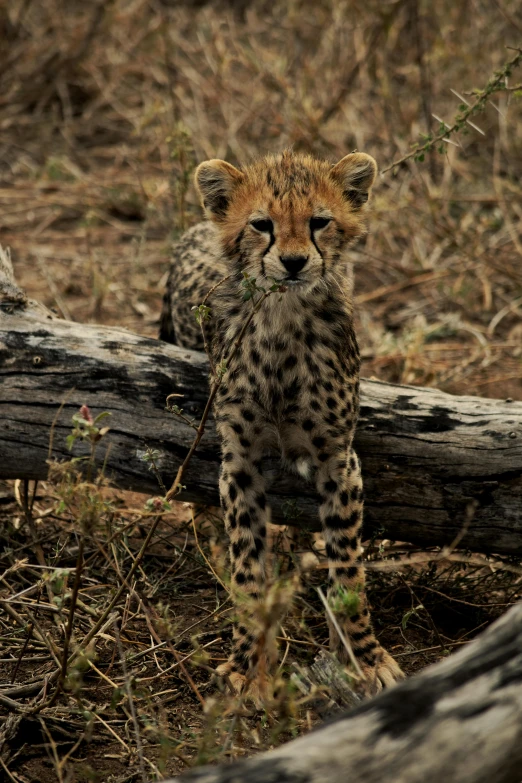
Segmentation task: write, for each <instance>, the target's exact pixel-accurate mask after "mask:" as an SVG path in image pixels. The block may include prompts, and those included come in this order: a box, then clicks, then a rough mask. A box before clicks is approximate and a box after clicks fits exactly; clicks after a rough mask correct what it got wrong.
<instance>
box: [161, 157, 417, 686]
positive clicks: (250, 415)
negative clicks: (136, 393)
mask: <svg viewBox="0 0 522 783" xmlns="http://www.w3.org/2000/svg"><path fill="white" fill-rule="evenodd" d="M376 172H377V166H376V164H375V161H374V160H373V158H371V157H370V156H369V155H365V154H362V153H352V154H351V155H347V156H346V157H344V158H343V159H342V160H341V161H340V162H339V163H337V164H336V165H334V166H332V165H331V164H329V163H326V162H324V161H319V160H315V159H314V158H312V157H309V156H307V155H300V154H295V153H293V152H289V151H287V152H284V153H283V154H282V155H277V156H270V157H267V158H265V159H263V160H260V161H258V162H255V163H253V164H252V165H250V166H247V167H245V168H244V169H242V170H238V169H236V168H234V167H233V166H231V165H230V164H229V163H225V162H224V161H222V160H210V161H207V162H206V163H202V164H201V165H200V166H199V167H198V169H197V171H196V185H197V188H198V190H199V193H200V195H201V199H202V202H203V205H204V207H205V210H206V213H207V215H208V217H209V218H210V221H211V222H205V223H200V224H199V225H197V226H195V227H194V228H192V229H191V230H189V231H187V233H186V234H185V235H184V237H183V238H182V240H181V242H180V243H179V245H178V246H177V249H176V252H175V258H174V262H173V265H172V269H171V272H170V278H169V282H168V290H167V293H166V295H165V299H164V308H163V313H162V321H161V337H162V338H163V339H164V340H168V341H170V342H176V343H178V344H179V345H182V346H183V347H187V348H195V349H201V348H202V347H203V342H202V337H201V332H200V329H199V326H198V325H197V324H196V322H195V319H194V314H193V313H192V312H191V307H192V306H193V305H198V304H200V303H201V302H202V301H203V298H204V297H205V295H206V294H207V292H208V291H209V289H210V288H211V287H212V286H213V285H215V284H216V283H217V282H219V281H220V280H222V278H224V277H225V276H227V275H229V276H230V277H229V278H228V280H227V281H226V282H225V283H223V284H222V285H220V286H219V287H218V288H217V289H216V290H215V292H214V293H213V294H212V296H211V300H210V301H209V304H210V305H211V310H212V319H211V321H210V322H208V323H209V325H208V326H206V329H207V332H208V333H209V336H210V332H212V335H211V337H212V340H211V353H212V357H213V361H214V364H215V365H216V366H218V365H219V364H220V362H221V361H223V360H226V359H227V357H228V356H230V354H231V351H232V347H233V344H234V341H235V340H236V338H237V337H238V335H239V333H240V332H241V329H242V326H243V325H244V323H245V320H246V319H247V318H248V317H249V316H250V315H251V313H252V307H251V303H250V302H248V301H247V302H243V301H242V294H243V292H244V289H242V288H241V281H242V280H243V272H247V273H248V275H250V276H252V277H255V278H256V281H257V285H259V286H262V287H263V288H266V289H268V288H270V286H271V285H272V284H273V282H274V279H275V280H278V281H282V282H283V284H284V285H285V287H286V289H287V290H286V291H285V293H283V294H280V293H276V294H273V295H270V296H269V297H268V298H267V299H266V300H265V301H264V302H263V304H262V306H261V308H260V309H259V311H258V312H257V313H256V315H255V316H254V318H253V320H252V321H251V323H250V325H249V326H248V328H247V331H246V333H245V336H244V339H243V341H242V343H241V345H240V347H239V350H238V351H237V353H236V355H235V357H234V359H233V361H232V362H231V363H230V365H229V366H228V369H227V372H226V374H225V376H224V378H223V381H222V383H221V386H220V388H219V392H218V395H217V397H216V402H215V419H216V425H217V429H218V432H219V435H220V437H221V442H222V453H223V462H222V468H221V477H220V483H219V489H220V494H221V502H222V506H223V509H224V513H225V523H226V528H227V531H228V535H229V537H230V558H231V567H232V580H233V586H234V587H235V588H236V589H237V590H238V591H242V592H243V593H245V592H246V593H248V594H250V595H252V596H256V595H259V593H260V592H261V591H262V589H263V584H264V580H265V573H264V567H265V538H266V523H267V518H268V509H267V504H266V495H265V481H264V478H263V471H262V460H263V455H264V454H265V453H266V451H267V450H268V449H270V448H273V447H276V448H278V449H279V450H280V452H281V455H282V458H283V461H284V463H285V464H286V465H287V466H290V467H294V468H296V469H297V470H299V472H301V473H305V474H308V475H309V476H313V479H314V481H315V484H316V486H317V491H318V493H319V495H320V498H321V505H320V511H319V514H320V518H321V523H322V528H323V533H324V538H325V541H326V552H327V556H328V560H329V581H330V590H336V589H337V588H338V586H343V587H345V588H349V589H350V590H354V591H358V592H359V597H360V600H359V608H358V612H357V614H353V615H352V616H351V617H350V618H349V619H346V620H344V628H343V630H344V632H345V633H346V635H347V636H348V637H349V639H350V642H351V645H352V648H353V652H354V653H355V655H356V656H357V658H358V660H359V662H360V665H361V667H362V669H363V671H364V672H365V674H366V675H367V677H368V679H369V681H370V682H373V683H374V684H375V686H376V688H377V689H380V688H381V687H382V686H383V685H390V684H392V683H394V682H395V681H396V680H397V679H400V678H402V676H403V675H402V672H401V670H400V668H399V666H398V665H397V663H396V662H395V661H394V660H393V658H392V657H391V656H390V655H389V653H387V652H386V650H384V649H383V648H382V647H381V646H380V644H379V643H378V642H377V640H376V638H375V635H374V632H373V630H372V626H371V621H370V615H369V611H368V606H367V600H366V596H365V592H364V569H363V566H362V565H361V563H360V561H359V556H360V553H361V523H362V511H363V490H362V483H361V472H360V466H359V460H358V459H357V456H356V454H355V452H354V450H353V448H352V439H353V434H354V429H355V424H356V420H357V415H358V409H359V363H360V362H359V350H358V346H357V341H356V337H355V333H354V326H353V315H352V301H351V274H350V273H349V266H348V263H347V248H348V246H349V245H350V242H351V241H352V240H353V239H354V238H355V237H358V236H360V235H361V234H362V233H363V230H364V227H363V213H364V209H365V205H366V202H367V200H368V194H369V191H370V189H371V186H372V184H373V182H374V179H375V176H376ZM330 639H331V642H330V643H331V646H332V648H333V649H334V650H335V651H336V653H337V654H338V656H339V657H340V658H341V659H342V660H344V661H346V651H345V649H344V647H343V645H342V644H341V643H340V640H339V637H338V635H337V633H336V632H335V630H334V629H333V628H331V632H330ZM258 648H259V645H258V644H257V640H256V638H254V637H253V633H252V632H251V631H248V630H247V629H246V628H245V627H244V626H242V625H241V624H240V625H239V626H238V627H237V628H235V630H234V646H233V651H232V654H231V656H230V659H229V661H228V663H227V664H225V665H224V666H222V667H220V668H221V671H222V672H223V673H227V674H231V675H232V676H233V677H235V682H236V683H238V682H241V681H242V677H243V678H244V676H245V675H246V676H247V677H248V679H249V680H250V679H252V677H253V675H254V671H255V669H256V667H257V666H258V664H259V663H260V662H259V660H258V652H257V650H258Z"/></svg>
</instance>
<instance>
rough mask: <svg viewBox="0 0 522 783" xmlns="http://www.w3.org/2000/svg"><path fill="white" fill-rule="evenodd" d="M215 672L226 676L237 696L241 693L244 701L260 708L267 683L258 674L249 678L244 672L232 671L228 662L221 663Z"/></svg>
mask: <svg viewBox="0 0 522 783" xmlns="http://www.w3.org/2000/svg"><path fill="white" fill-rule="evenodd" d="M216 674H218V675H219V676H220V677H228V680H229V682H230V684H231V686H232V688H233V689H234V692H235V694H236V695H237V696H240V695H241V696H243V697H244V698H245V699H246V701H251V702H253V703H254V705H255V707H256V708H257V709H261V708H262V705H263V702H264V701H266V695H267V683H266V682H263V681H262V678H261V677H260V676H259V675H258V676H256V677H254V678H253V679H249V678H248V677H246V676H245V675H244V674H240V672H236V671H234V670H233V667H232V664H230V663H222V664H221V665H220V666H218V667H217V669H216Z"/></svg>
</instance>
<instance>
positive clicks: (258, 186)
mask: <svg viewBox="0 0 522 783" xmlns="http://www.w3.org/2000/svg"><path fill="white" fill-rule="evenodd" d="M376 174H377V164H376V163H375V161H374V159H373V158H372V157H370V155H365V154H364V153H362V152H354V153H352V154H350V155H346V157H344V158H343V159H342V160H340V161H339V163H337V164H335V165H332V164H330V163H327V162H326V161H321V160H315V159H314V158H312V157H311V156H309V155H301V154H296V153H293V152H291V151H286V152H283V153H282V154H281V155H271V156H268V157H266V158H264V159H262V160H259V161H257V162H255V163H253V164H251V165H249V166H246V167H245V168H243V169H242V170H239V169H236V168H235V167H234V166H231V165H230V163H226V162H225V161H223V160H209V161H206V162H205V163H201V164H200V166H198V168H197V169H196V175H195V179H196V186H197V188H198V191H199V194H200V196H201V200H202V202H203V206H204V207H205V210H206V212H207V215H208V216H209V218H210V219H211V220H212V221H213V222H214V223H215V224H216V226H217V227H218V230H219V234H220V238H221V244H222V249H223V252H224V254H225V256H228V257H229V258H230V259H231V262H233V263H234V264H237V265H238V266H239V268H240V269H242V270H245V271H247V272H248V274H250V275H252V276H253V277H256V279H257V280H258V282H260V283H261V282H266V283H272V282H273V280H274V279H275V280H278V281H283V282H284V283H285V285H288V286H289V287H295V288H296V289H297V290H301V291H303V290H305V291H306V290H311V289H313V288H314V287H315V286H316V285H318V284H319V283H320V282H321V281H322V282H323V283H324V284H328V279H329V278H331V277H332V275H335V273H336V272H337V273H338V274H344V272H345V269H346V265H345V263H343V261H345V260H346V259H345V258H343V255H344V250H345V249H346V248H347V246H348V245H349V243H350V242H351V241H352V240H353V239H354V238H355V237H357V236H360V235H361V234H362V233H363V232H364V222H363V214H364V210H365V207H366V202H367V201H368V195H369V192H370V188H371V186H372V185H373V183H374V180H375V176H376Z"/></svg>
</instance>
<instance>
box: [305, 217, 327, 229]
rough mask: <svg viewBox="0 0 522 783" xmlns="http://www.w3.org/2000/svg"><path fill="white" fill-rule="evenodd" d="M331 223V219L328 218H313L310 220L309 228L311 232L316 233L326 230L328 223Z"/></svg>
mask: <svg viewBox="0 0 522 783" xmlns="http://www.w3.org/2000/svg"><path fill="white" fill-rule="evenodd" d="M331 222H332V218H328V217H313V218H310V228H311V229H312V231H318V230H319V229H320V228H326V226H327V225H328V223H331Z"/></svg>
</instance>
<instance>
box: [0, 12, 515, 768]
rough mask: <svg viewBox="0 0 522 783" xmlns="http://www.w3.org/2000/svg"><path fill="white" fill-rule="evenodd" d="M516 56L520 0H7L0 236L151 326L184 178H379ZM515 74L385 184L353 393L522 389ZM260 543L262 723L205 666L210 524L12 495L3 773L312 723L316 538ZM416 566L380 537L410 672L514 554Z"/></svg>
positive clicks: (213, 638)
mask: <svg viewBox="0 0 522 783" xmlns="http://www.w3.org/2000/svg"><path fill="white" fill-rule="evenodd" d="M521 44H522V12H521V10H520V7H519V3H518V2H515V1H514V0H504V2H502V3H501V2H497V0H483V1H480V2H479V0H464V2H462V3H458V4H455V3H450V2H449V0H448V2H446V0H443V2H442V3H440V4H437V5H436V8H435V7H434V4H430V3H423V2H421V0H394V2H390V3H387V4H383V3H382V2H380V0H379V1H378V0H369V2H365V3H359V2H355V1H354V2H347V1H346V0H319V1H318V2H314V3H311V2H306V1H305V0H292V2H290V3H283V2H276V3H270V4H267V3H266V2H263V0H259V2H256V1H255V0H254V2H252V3H251V5H250V6H248V7H247V6H246V5H244V4H241V7H240V6H239V5H238V4H232V5H231V4H229V3H226V2H223V3H217V4H212V3H210V4H204V3H198V4H191V3H185V4H183V5H181V6H179V7H178V6H175V4H174V3H170V2H167V0H164V2H160V1H159V0H158V1H157V2H156V0H155V1H154V2H150V1H149V0H147V1H146V0H111V2H108V3H99V2H94V1H92V2H90V1H89V2H82V3H79V2H78V3H77V2H71V1H70V0H67V1H66V0H50V1H49V2H47V3H45V4H44V3H38V2H31V0H15V1H14V2H12V3H10V4H9V6H8V7H7V6H5V7H0V88H1V89H0V96H1V97H0V129H1V133H0V242H1V244H2V245H3V246H4V247H6V246H8V247H10V248H11V251H12V256H13V262H14V267H15V273H16V276H17V280H18V282H19V283H20V285H21V286H22V287H23V288H24V289H25V290H26V291H27V293H28V294H29V295H30V296H31V297H33V298H35V299H38V300H39V301H41V302H43V303H44V304H46V305H47V306H48V307H51V308H53V309H55V310H56V311H57V313H59V314H60V315H62V316H63V317H65V318H68V319H72V320H75V321H78V322H80V323H104V324H114V325H123V326H126V327H127V328H129V329H132V330H134V331H136V332H139V333H140V334H144V335H149V336H156V334H157V329H158V317H159V311H160V307H161V297H162V293H163V287H164V284H165V280H166V275H167V270H168V263H169V253H170V247H171V243H172V241H173V240H175V239H176V238H177V237H178V236H179V235H180V234H181V233H182V231H183V230H184V229H185V228H186V227H188V226H189V225H192V224H193V223H194V222H196V221H197V220H198V219H200V217H201V213H200V210H199V207H198V205H197V201H196V197H195V193H194V191H193V188H192V185H191V177H192V172H193V169H194V166H195V164H196V163H197V162H198V161H200V160H204V159H205V158H210V157H224V158H226V159H227V160H230V161H231V162H232V163H235V164H237V163H240V162H241V161H245V160H248V159H249V158H251V157H252V156H254V155H258V154H261V153H264V152H267V151H274V150H280V149H282V148H284V147H285V146H288V145H293V146H294V147H295V148H297V149H303V150H307V151H312V152H314V153H315V154H317V155H323V156H326V157H328V158H330V159H332V160H335V159H338V158H340V157H342V156H343V155H344V154H346V152H349V151H351V150H353V149H355V148H357V149H359V150H364V151H367V152H370V153H371V154H373V155H374V156H375V157H376V158H377V159H378V161H379V164H380V166H381V169H385V168H386V167H388V166H390V165H391V164H393V163H394V162H397V161H400V160H401V159H402V158H404V157H405V156H407V155H408V154H409V153H410V152H411V151H412V149H413V146H412V145H419V144H423V143H425V141H426V138H427V137H428V136H429V135H430V134H431V136H432V137H435V136H437V134H438V133H439V130H440V123H441V119H442V120H443V121H444V122H445V123H446V125H447V126H448V127H451V125H452V123H453V120H454V118H455V116H457V115H458V113H459V111H460V112H462V111H464V110H465V106H466V104H467V103H470V102H473V101H474V100H475V99H476V96H474V95H473V94H472V90H473V89H474V88H484V87H485V86H486V85H487V84H488V80H490V79H491V78H492V77H493V76H494V74H495V72H496V71H498V69H501V68H502V67H503V64H504V63H506V62H507V61H508V60H510V59H512V58H513V57H514V56H515V54H516V52H515V51H513V49H510V48H507V47H516V46H520V45H521ZM502 83H503V85H504V87H505V88H507V89H504V90H503V91H498V90H497V91H495V92H493V93H491V94H488V100H487V101H486V104H485V110H484V111H481V112H480V113H478V114H476V115H473V116H472V118H470V122H471V123H472V124H471V125H470V124H468V123H464V124H463V127H462V128H460V129H459V130H458V131H457V132H455V133H450V134H449V136H448V139H449V140H448V141H441V142H438V143H437V145H436V147H435V149H434V150H433V151H429V152H426V153H425V154H424V158H423V159H422V160H421V159H420V157H422V155H421V154H417V155H415V156H413V157H411V158H409V159H408V160H406V161H404V162H398V163H397V165H395V166H394V167H393V168H391V169H390V170H389V171H388V172H387V173H385V174H384V175H383V176H382V177H381V178H380V179H379V181H378V184H377V186H376V188H375V192H374V200H373V209H372V214H371V219H370V231H369V234H368V236H367V237H365V238H364V239H363V240H361V241H360V242H359V243H358V244H357V246H356V247H355V248H354V250H353V260H354V265H355V273H356V289H355V295H356V303H357V328H358V334H359V339H360V343H361V349H362V355H363V375H365V376H367V377H376V378H379V379H382V380H389V381H393V382H398V383H414V384H418V385H428V386H437V387H438V388H441V389H443V390H445V391H447V392H450V393H454V394H474V395H479V396H484V397H500V398H506V397H513V398H515V399H521V398H522V320H521V314H522V272H521V257H522V235H521V231H520V220H521V217H522V207H521V205H522V199H521V191H520V181H521V174H522V122H521V107H522V101H521V100H520V97H519V93H520V90H518V91H517V89H515V88H516V87H517V85H520V84H521V83H522V67H518V68H513V71H512V73H510V74H507V73H504V75H503V82H502ZM462 106H464V109H463V108H459V107H462ZM446 130H447V128H446ZM439 147H442V151H441V152H439V150H438V148H439ZM71 428H72V424H71ZM0 475H1V474H0ZM156 521H157V527H156V528H155V532H154V535H153V537H152V540H151V541H150V543H149V545H148V547H147V549H146V551H145V553H144V555H143V559H142V560H141V562H140V564H139V565H138V566H137V567H136V568H135V569H134V571H132V569H133V564H134V563H135V562H136V558H137V556H138V553H139V552H140V549H141V547H142V546H143V543H144V540H145V537H146V535H147V532H148V530H150V525H151V524H153V522H156ZM274 536H275V541H274V550H275V553H276V554H275V556H274V563H273V566H274V571H275V572H277V573H278V574H279V575H282V578H281V579H280V580H279V581H277V580H276V582H275V584H274V587H273V590H274V591H275V592H274V594H273V596H274V595H275V597H276V598H277V600H278V601H279V604H280V605H281V607H282V609H286V614H284V619H283V620H282V622H281V627H280V629H279V630H278V631H277V635H278V637H279V661H280V663H281V669H280V673H279V675H278V678H279V679H278V682H277V687H276V688H275V691H274V694H273V695H272V697H271V699H270V700H269V701H268V702H267V705H266V706H265V708H264V709H263V710H256V709H255V708H254V707H253V706H252V705H251V704H246V703H244V702H243V701H242V700H241V699H238V698H236V697H235V696H233V695H232V694H231V693H230V692H229V691H228V690H227V686H226V683H225V684H223V683H220V682H219V681H217V680H216V678H215V676H214V674H213V669H214V668H215V667H216V666H217V665H218V664H219V663H220V662H221V661H223V660H224V659H225V657H226V654H227V649H228V647H229V644H230V637H231V631H230V621H231V613H230V600H229V598H228V591H227V589H226V580H227V576H226V566H225V564H224V552H225V541H224V534H223V526H222V522H221V520H220V517H219V513H218V512H217V511H216V510H215V509H200V508H196V509H194V508H192V507H189V506H186V505H184V504H173V505H172V507H170V508H166V509H163V510H162V509H159V510H158V507H157V506H156V505H155V504H154V503H151V502H150V499H148V498H146V497H144V496H141V495H137V494H133V493H124V492H119V491H116V490H114V489H109V488H107V487H105V486H104V482H103V479H102V478H99V479H97V480H95V481H94V482H91V483H87V482H85V481H83V480H81V479H80V478H79V477H78V476H76V475H75V474H74V472H73V471H72V470H71V469H65V468H64V469H62V470H61V471H55V472H54V474H53V476H52V477H51V480H50V481H48V482H45V483H41V484H39V485H38V486H37V487H34V486H33V485H32V484H31V485H30V486H24V484H23V483H17V484H13V483H7V482H3V483H2V482H0V545H1V554H0V561H1V562H0V599H1V600H2V604H1V607H2V610H1V611H0V711H1V714H2V721H3V723H2V726H1V728H0V765H1V767H2V770H0V779H2V775H3V776H4V779H5V780H10V781H15V782H16V783H26V782H32V781H40V782H41V783H47V782H48V781H49V782H50V781H53V782H54V781H60V783H62V782H63V783H68V782H69V781H106V782H107V783H124V781H131V780H135V779H136V780H155V779H161V778H162V776H164V775H167V774H174V773H176V772H178V771H181V770H183V769H186V768H187V767H189V766H193V765H196V764H202V763H207V762H213V761H217V760H226V759H229V758H236V757H240V756H243V755H245V754H251V753H256V752H259V751H261V750H264V749H266V748H269V747H273V746H275V745H276V744H279V743H281V742H283V741H287V740H288V739H290V738H291V737H293V736H296V735H297V734H298V733H301V732H305V731H308V730H309V729H310V728H311V727H312V726H313V725H315V724H316V723H317V722H318V721H319V720H321V719H323V718H324V712H325V710H327V708H326V706H325V705H326V703H327V699H326V697H324V698H323V699H322V700H321V699H319V700H318V699H317V698H316V699H314V700H311V699H307V698H306V697H304V696H303V695H302V694H300V693H299V691H297V690H296V688H295V687H294V685H292V682H291V679H290V678H291V675H292V674H295V673H296V672H297V671H298V667H305V666H307V665H308V664H309V663H310V662H311V661H312V660H313V658H314V656H315V655H316V654H317V653H318V652H319V651H320V650H321V649H322V648H323V647H325V646H327V641H328V631H327V625H326V620H325V618H324V613H323V610H322V606H321V602H320V600H319V597H318V594H317V590H316V587H317V586H319V585H320V584H321V583H322V578H321V574H322V573H324V571H322V570H321V569H318V570H316V571H313V572H312V573H310V574H308V575H305V576H304V577H303V578H302V579H301V580H300V583H299V585H296V584H295V583H294V582H293V581H292V578H291V577H292V574H294V573H295V564H296V563H299V562H301V560H302V556H303V555H304V553H305V552H309V551H311V550H314V551H315V552H316V554H317V547H318V546H319V548H320V543H318V542H314V541H311V540H310V539H308V538H307V537H306V536H304V535H301V536H298V537H297V538H292V539H291V540H290V535H289V534H288V535H287V534H286V533H275V534H274ZM412 553H417V554H418V549H417V548H415V547H413V546H410V545H407V544H403V543H400V542H382V541H379V540H376V541H372V542H368V548H367V557H368V558H369V565H370V567H369V594H370V599H371V604H372V611H373V617H374V620H375V626H376V631H377V634H378V636H379V638H380V639H381V640H382V642H383V644H384V645H385V646H386V647H387V648H388V649H389V650H390V651H391V652H392V653H393V654H394V655H395V656H396V658H397V660H398V661H399V662H400V664H401V666H403V668H404V670H405V671H406V673H407V674H412V673H414V672H415V671H418V670H419V669H422V668H423V667H424V666H426V665H428V664H429V663H432V662H435V661H437V660H439V659H440V658H441V657H442V656H445V655H448V654H451V653H452V652H453V651H454V650H455V649H458V647H459V646H461V645H463V644H466V643H467V642H468V641H469V640H470V639H471V638H472V637H473V636H474V635H475V634H476V633H478V632H479V631H480V630H481V629H483V628H484V627H485V626H486V625H487V624H488V623H489V622H491V621H492V620H493V619H494V618H496V617H497V616H499V615H500V614H502V613H503V612H504V611H505V610H506V609H507V607H508V606H509V605H510V604H511V603H513V602H514V601H516V600H517V599H518V598H520V576H519V574H518V573H517V568H518V565H517V563H515V562H513V561H502V562H501V561H499V559H498V558H497V559H496V560H497V564H496V565H492V562H491V560H490V559H488V558H487V557H485V556H474V557H471V553H461V554H462V555H463V557H462V558H461V561H458V562H457V561H454V560H450V559H447V558H446V559H441V558H440V552H439V550H438V549H437V548H436V547H434V548H433V549H432V550H430V551H429V552H426V551H425V550H424V554H425V555H426V557H425V561H424V562H423V563H422V564H418V565H415V566H412V565H409V564H408V562H407V560H408V557H409V556H410V555H411V554H412ZM320 557H321V553H320V551H319V558H320ZM466 558H468V559H467V560H466ZM390 559H393V561H394V569H393V570H388V569H382V568H380V564H381V565H382V563H383V562H386V561H389V560H390ZM79 563H81V564H82V565H81V572H80V569H79V567H78V564H79ZM130 572H132V576H131V578H130V581H129V579H128V574H129V573H130ZM78 574H79V577H78V578H79V584H78V590H76V589H75V579H76V577H77V575H78ZM285 574H286V575H288V576H287V579H286V581H285V578H284V577H285ZM219 580H221V581H219ZM223 583H224V584H223ZM119 590H121V595H120V597H119V598H118V600H117V601H116V604H115V606H114V608H113V609H112V608H111V607H110V602H111V599H113V598H114V597H115V596H116V595H117V593H118V591H119ZM74 595H77V598H78V600H77V602H76V606H75V608H74V611H73V612H72V611H71V601H72V600H73V596H74ZM292 596H293V598H292ZM7 599H9V600H8V601H7ZM265 608H266V607H265ZM260 611H262V608H261V610H260ZM70 617H72V623H71V624H69V618H70ZM93 629H94V630H93ZM91 637H92V638H91ZM64 651H65V653H67V652H68V653H69V654H72V653H75V657H74V660H73V661H72V662H70V664H69V665H68V668H67V672H66V675H67V676H66V687H65V691H64V692H62V691H59V692H57V695H56V696H55V695H54V694H55V691H56V683H57V678H58V676H59V672H60V671H61V667H62V662H63V660H64ZM66 657H67V656H66Z"/></svg>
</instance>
